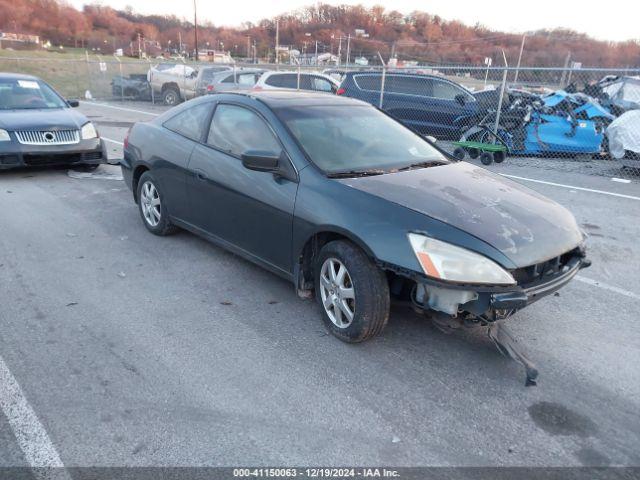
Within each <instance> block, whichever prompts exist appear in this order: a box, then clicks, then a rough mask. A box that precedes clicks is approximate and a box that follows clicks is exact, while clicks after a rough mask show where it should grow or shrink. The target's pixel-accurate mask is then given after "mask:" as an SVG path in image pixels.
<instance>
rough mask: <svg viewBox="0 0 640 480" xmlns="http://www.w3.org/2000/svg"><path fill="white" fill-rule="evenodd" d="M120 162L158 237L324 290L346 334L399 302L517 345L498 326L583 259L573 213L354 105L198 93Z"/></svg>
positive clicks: (375, 323) (377, 323) (277, 95)
mask: <svg viewBox="0 0 640 480" xmlns="http://www.w3.org/2000/svg"><path fill="white" fill-rule="evenodd" d="M122 170H123V173H124V177H125V180H126V182H127V184H128V185H129V187H131V189H132V191H133V197H134V200H135V201H136V202H137V204H138V206H139V209H140V214H141V217H142V221H143V223H144V225H145V227H146V228H147V229H148V230H149V231H151V232H152V233H154V234H157V235H166V234H169V233H171V232H173V231H175V229H176V228H178V227H179V228H183V229H186V230H189V231H191V232H193V233H196V234H198V235H201V236H203V237H205V238H207V239H209V240H211V241H212V242H214V243H216V244H218V245H220V246H222V247H224V248H226V249H229V250H231V251H232V252H235V253H237V254H239V255H241V256H243V257H245V258H247V259H249V260H251V261H253V262H256V263H258V264H259V265H262V266H264V267H266V268H268V269H269V270H271V271H273V272H274V273H276V274H278V275H281V276H283V277H285V278H287V279H289V280H291V281H292V282H293V284H294V285H295V287H296V290H297V292H298V293H299V294H300V295H301V296H310V295H311V294H312V293H315V296H316V298H317V299H318V302H319V304H320V306H321V310H322V316H323V319H324V322H325V324H326V325H327V327H328V328H329V329H330V330H331V332H333V334H335V336H337V337H338V338H340V339H341V340H344V341H347V342H360V341H363V340H366V339H368V338H370V337H372V336H374V335H377V334H379V333H380V332H381V331H382V329H383V328H384V326H385V325H386V323H387V319H388V317H389V305H390V302H391V300H392V299H397V300H401V301H405V302H411V304H412V305H413V306H414V307H415V308H416V309H418V310H419V311H422V312H425V313H427V312H428V315H429V316H430V317H431V318H433V319H434V321H436V322H437V323H438V324H439V325H440V326H446V327H448V328H451V327H456V326H485V327H489V331H490V335H491V332H492V331H493V333H494V335H493V338H494V340H496V343H497V344H498V345H499V346H501V347H503V348H502V349H503V351H504V350H506V351H507V352H509V353H511V354H512V355H513V354H514V352H511V351H510V350H512V349H511V348H510V347H511V345H509V342H508V341H506V340H504V339H502V340H501V339H500V338H499V337H500V335H497V334H496V332H495V328H496V327H495V326H496V325H499V324H501V323H502V322H504V320H505V319H506V318H508V317H509V316H511V315H513V314H514V313H515V312H517V311H518V310H520V309H522V308H524V307H526V306H527V305H529V304H531V303H532V302H534V301H536V300H538V299H540V298H542V297H544V296H545V295H548V294H550V293H552V292H554V291H556V290H557V289H559V288H561V287H562V286H563V285H565V284H566V283H567V282H569V281H570V280H571V279H572V278H573V276H574V275H575V274H576V273H577V271H578V270H579V269H580V268H583V267H585V266H588V264H589V261H588V260H587V259H586V258H585V247H584V236H583V234H582V232H581V230H580V228H579V227H578V225H577V224H576V221H575V219H574V217H573V215H572V214H571V213H570V212H569V211H567V210H566V209H565V208H563V207H562V206H560V205H558V204H557V203H555V202H553V201H551V200H549V199H548V198H545V197H543V196H542V195H539V194H537V193H536V192H534V191H532V190H529V189H527V188H525V187H523V186H521V185H520V184H518V183H515V182H513V181H511V180H508V179H506V178H503V177H501V176H499V175H496V174H494V173H491V172H489V171H487V170H485V169H483V168H479V167H476V166H474V165H472V164H469V163H467V162H455V161H452V160H449V159H448V158H447V156H446V154H444V153H443V152H442V151H440V150H439V149H438V148H437V147H436V146H434V145H433V144H432V143H431V142H430V141H428V140H427V139H425V138H423V137H421V136H420V135H418V134H416V133H414V132H413V131H411V130H409V129H408V128H406V127H404V126H403V125H401V124H400V123H398V122H397V121H395V120H393V119H392V118H391V117H389V116H387V115H386V114H384V113H382V112H381V111H379V110H377V109H376V108H374V107H372V106H371V105H369V104H365V103H363V102H360V101H357V100H353V99H347V98H343V97H337V96H332V95H328V94H321V93H317V94H316V93H301V92H289V91H273V92H270V91H263V92H251V93H247V94H240V93H236V94H218V95H210V96H207V97H203V98H199V99H196V100H193V101H190V102H187V103H185V104H183V105H181V106H179V107H176V108H174V109H172V110H169V111H167V112H166V113H164V114H163V115H161V116H159V117H157V118H156V119H154V120H153V121H150V122H145V123H137V124H136V125H134V126H133V128H132V129H131V131H130V132H129V134H128V137H127V139H126V140H125V148H124V160H123V163H122ZM492 328H493V329H494V330H492ZM515 356H516V357H517V356H518V352H515ZM520 360H522V359H520ZM523 363H525V366H527V363H526V358H525V359H524V361H523ZM534 375H535V372H533V371H532V376H534Z"/></svg>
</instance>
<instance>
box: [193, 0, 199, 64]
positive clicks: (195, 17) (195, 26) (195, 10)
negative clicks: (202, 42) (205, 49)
mask: <svg viewBox="0 0 640 480" xmlns="http://www.w3.org/2000/svg"><path fill="white" fill-rule="evenodd" d="M193 37H194V42H195V44H196V62H197V61H198V60H199V57H198V8H197V6H196V0H193Z"/></svg>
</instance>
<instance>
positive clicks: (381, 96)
mask: <svg viewBox="0 0 640 480" xmlns="http://www.w3.org/2000/svg"><path fill="white" fill-rule="evenodd" d="M378 58H379V59H380V62H381V63H382V79H381V80H380V104H379V105H378V107H379V108H380V109H381V110H382V103H383V101H384V82H385V79H386V76H387V64H386V63H385V62H384V59H383V58H382V55H380V52H378Z"/></svg>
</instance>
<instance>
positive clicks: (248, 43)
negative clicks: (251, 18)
mask: <svg viewBox="0 0 640 480" xmlns="http://www.w3.org/2000/svg"><path fill="white" fill-rule="evenodd" d="M249 58H251V35H247V62H248V61H249Z"/></svg>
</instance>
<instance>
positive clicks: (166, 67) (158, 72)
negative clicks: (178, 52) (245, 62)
mask: <svg viewBox="0 0 640 480" xmlns="http://www.w3.org/2000/svg"><path fill="white" fill-rule="evenodd" d="M231 69H232V68H231V67H229V66H222V65H216V66H210V67H209V66H205V67H198V68H194V67H191V66H189V65H184V64H160V65H157V66H156V67H154V68H151V69H150V70H149V73H148V80H149V83H150V85H151V88H152V89H153V92H154V94H155V95H156V97H157V98H160V99H161V100H162V102H163V103H164V104H165V105H169V106H174V105H177V104H178V103H180V102H183V101H185V100H190V99H192V98H195V97H197V96H200V95H204V94H206V93H207V85H208V84H209V81H210V80H211V79H212V78H213V75H215V74H216V73H218V72H224V71H228V70H231Z"/></svg>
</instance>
